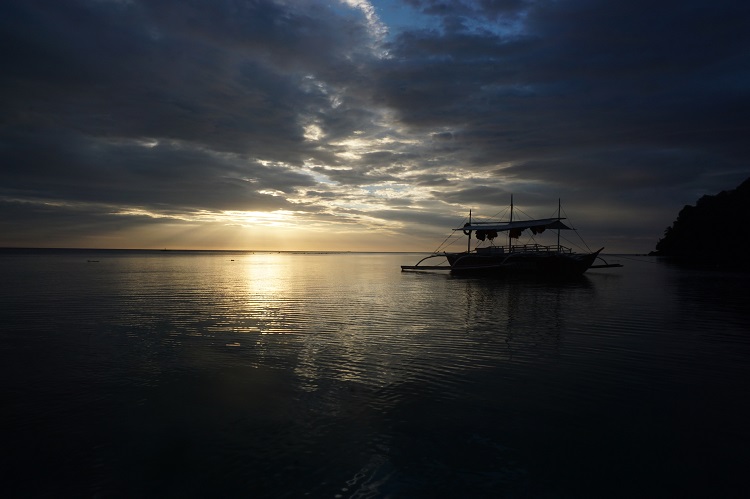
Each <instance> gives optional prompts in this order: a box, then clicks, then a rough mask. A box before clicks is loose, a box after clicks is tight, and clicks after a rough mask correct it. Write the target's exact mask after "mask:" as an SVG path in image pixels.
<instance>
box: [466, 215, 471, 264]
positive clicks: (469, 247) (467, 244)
mask: <svg viewBox="0 0 750 499" xmlns="http://www.w3.org/2000/svg"><path fill="white" fill-rule="evenodd" d="M469 226H471V208H469ZM466 252H467V253H470V252H471V231H469V238H468V241H467V242H466Z"/></svg>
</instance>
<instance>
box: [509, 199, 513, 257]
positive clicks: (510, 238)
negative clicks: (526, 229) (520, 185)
mask: <svg viewBox="0 0 750 499" xmlns="http://www.w3.org/2000/svg"><path fill="white" fill-rule="evenodd" d="M510 223H513V194H511V195H510ZM511 232H512V231H510V230H509V231H508V253H510V252H511V251H513V238H512V237H511V235H510V233H511Z"/></svg>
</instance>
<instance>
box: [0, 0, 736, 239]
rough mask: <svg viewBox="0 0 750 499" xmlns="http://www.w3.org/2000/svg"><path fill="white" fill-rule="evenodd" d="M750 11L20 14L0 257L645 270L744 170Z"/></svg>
mask: <svg viewBox="0 0 750 499" xmlns="http://www.w3.org/2000/svg"><path fill="white" fill-rule="evenodd" d="M749 19H750V3H748V2H738V1H736V0H732V1H723V0H714V1H711V2H706V1H689V0H680V1H671V0H664V1H660V2H653V1H652V0H649V1H648V2H646V1H642V0H629V1H627V2H611V1H609V2H607V1H594V0H476V1H471V0H401V1H397V0H383V1H376V0H372V1H366V0H320V1H318V0H246V1H243V0H65V1H60V0H5V1H4V2H2V3H1V4H0V53H1V54H2V58H1V59H0V61H1V62H0V64H2V66H1V67H0V91H1V92H0V106H1V107H2V109H1V112H0V247H80V248H154V249H161V248H169V249H234V250H273V251H275V250H297V251H314V250H320V251H337V250H343V251H426V252H429V251H432V250H434V249H436V247H437V246H438V245H439V244H440V243H441V241H442V240H443V239H444V238H445V237H446V236H447V235H448V234H450V229H452V228H455V227H458V226H460V225H462V224H463V222H464V218H465V217H466V216H467V215H468V212H469V210H472V214H473V216H474V217H475V219H476V217H479V218H482V217H486V218H489V217H492V216H494V215H496V214H498V213H502V212H503V211H505V209H506V207H507V206H508V205H509V204H510V198H511V195H512V196H513V200H514V207H515V213H516V217H524V216H526V217H528V218H546V217H550V216H554V215H555V214H556V212H557V205H558V199H562V205H563V209H564V212H565V214H566V215H567V216H568V220H569V222H570V223H571V224H572V225H573V226H575V227H576V228H577V229H578V230H579V234H580V235H581V236H582V237H583V238H584V239H585V241H586V242H587V243H588V244H589V246H591V247H592V248H594V249H598V248H599V247H601V246H604V247H605V252H621V253H622V252H627V253H643V252H648V251H650V250H653V249H654V246H655V244H656V242H657V241H658V239H659V238H660V237H662V236H663V233H664V229H665V228H666V227H667V226H669V225H670V224H671V223H672V222H673V221H674V219H675V218H676V216H677V213H678V212H679V210H680V209H681V208H682V207H683V206H684V205H686V204H694V203H695V201H697V199H698V198H699V197H701V196H702V195H704V194H716V193H718V192H720V191H722V190H728V189H732V188H734V187H736V186H738V185H739V184H740V183H741V182H742V181H743V180H744V179H746V178H748V177H750V30H748V29H747V23H748V20H749Z"/></svg>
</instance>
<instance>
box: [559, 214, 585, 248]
mask: <svg viewBox="0 0 750 499" xmlns="http://www.w3.org/2000/svg"><path fill="white" fill-rule="evenodd" d="M560 210H562V212H563V214H564V215H565V218H566V219H568V221H569V222H570V225H572V226H573V227H574V228H573V232H575V233H576V236H578V239H580V240H581V242H582V243H583V246H585V247H586V251H588V252H589V253H591V248H589V245H588V244H586V241H585V240H584V239H583V237H581V234H579V233H578V229H576V228H575V225H576V224H574V223H573V220H571V218H570V217H569V216H568V214H567V213H566V212H565V208H563V207H562V206H560ZM566 241H567V239H566ZM568 242H569V243H570V244H574V243H573V242H572V241H568ZM579 248H582V247H581V246H579Z"/></svg>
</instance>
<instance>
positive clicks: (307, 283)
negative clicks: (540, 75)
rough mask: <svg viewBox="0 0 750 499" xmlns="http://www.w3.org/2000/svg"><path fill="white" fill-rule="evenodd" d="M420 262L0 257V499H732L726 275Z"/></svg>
mask: <svg viewBox="0 0 750 499" xmlns="http://www.w3.org/2000/svg"><path fill="white" fill-rule="evenodd" d="M422 256H423V255H419V254H408V253H269V252H200V251H195V252H191V251H106V250H100V251H94V250H11V249H5V250H2V251H0V282H1V285H0V396H1V397H2V398H1V405H0V417H1V418H2V440H1V442H2V445H1V446H0V496H2V497H4V498H36V497H55V498H57V497H77V498H88V497H90V498H120V497H122V498H131V497H137V498H144V497H154V498H192V497H197V498H203V497H206V498H207V497H211V498H215V497H243V498H303V497H313V498H441V497H445V498H452V497H455V498H466V497H471V498H481V497H488V498H506V497H507V498H586V497H592V498H612V497H627V498H636V497H637V498H643V497H659V498H664V497H680V498H684V497H749V496H750V471H748V469H749V468H748V465H750V286H748V284H749V279H748V277H750V276H749V275H748V274H739V273H734V272H731V271H715V270H706V269H686V268H682V267H678V266H675V265H672V264H670V263H668V262H665V261H663V260H661V259H658V258H655V257H645V256H633V255H614V256H612V255H610V256H605V258H606V259H607V260H608V261H609V262H610V263H621V264H623V265H624V266H623V267H622V268H608V269H591V270H589V271H588V272H587V273H586V274H584V276H583V277H581V278H580V279H574V280H568V281H547V280H543V279H541V280H540V279H532V280H530V279H524V278H520V279H511V280H506V279H486V278H476V277H472V278H469V277H458V276H452V275H450V274H446V273H442V272H440V271H435V272H402V271H401V269H400V265H412V264H414V263H415V262H416V261H418V260H419V259H420V258H421V257H422Z"/></svg>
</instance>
